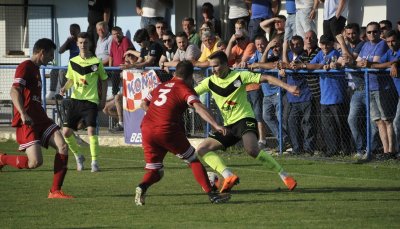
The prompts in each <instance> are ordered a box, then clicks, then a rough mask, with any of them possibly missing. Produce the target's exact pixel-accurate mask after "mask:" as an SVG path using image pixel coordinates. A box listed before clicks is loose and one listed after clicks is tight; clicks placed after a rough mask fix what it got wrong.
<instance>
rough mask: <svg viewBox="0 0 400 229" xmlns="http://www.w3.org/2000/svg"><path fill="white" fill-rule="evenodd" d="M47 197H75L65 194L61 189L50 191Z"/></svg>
mask: <svg viewBox="0 0 400 229" xmlns="http://www.w3.org/2000/svg"><path fill="white" fill-rule="evenodd" d="M48 198H49V199H72V198H75V197H73V196H70V195H67V194H65V193H64V192H63V191H61V190H57V191H54V192H51V191H50V192H49V196H48Z"/></svg>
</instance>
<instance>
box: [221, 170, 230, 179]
mask: <svg viewBox="0 0 400 229" xmlns="http://www.w3.org/2000/svg"><path fill="white" fill-rule="evenodd" d="M221 175H222V176H223V177H224V178H227V177H230V176H232V175H233V173H232V171H231V170H230V169H228V168H226V169H224V171H222V174H221Z"/></svg>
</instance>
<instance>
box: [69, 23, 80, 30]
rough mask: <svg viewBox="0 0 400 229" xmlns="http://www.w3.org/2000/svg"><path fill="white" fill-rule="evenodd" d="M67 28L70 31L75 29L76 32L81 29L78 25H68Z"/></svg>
mask: <svg viewBox="0 0 400 229" xmlns="http://www.w3.org/2000/svg"><path fill="white" fill-rule="evenodd" d="M69 28H70V29H77V30H79V31H81V27H80V26H79V25H78V24H75V23H74V24H71V25H69Z"/></svg>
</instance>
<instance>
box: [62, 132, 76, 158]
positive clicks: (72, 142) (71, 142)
mask: <svg viewBox="0 0 400 229" xmlns="http://www.w3.org/2000/svg"><path fill="white" fill-rule="evenodd" d="M64 139H65V142H66V143H67V144H68V147H69V150H70V151H71V152H72V153H73V154H74V156H75V157H78V156H79V155H78V148H79V146H78V143H76V139H75V135H74V134H71V136H69V137H64Z"/></svg>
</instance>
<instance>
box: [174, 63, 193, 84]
mask: <svg viewBox="0 0 400 229" xmlns="http://www.w3.org/2000/svg"><path fill="white" fill-rule="evenodd" d="M193 68H194V67H193V64H192V62H190V61H188V60H183V61H180V62H179V63H178V64H177V65H176V70H175V75H176V76H178V77H179V78H182V79H187V78H188V77H193V71H194V69H193Z"/></svg>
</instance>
